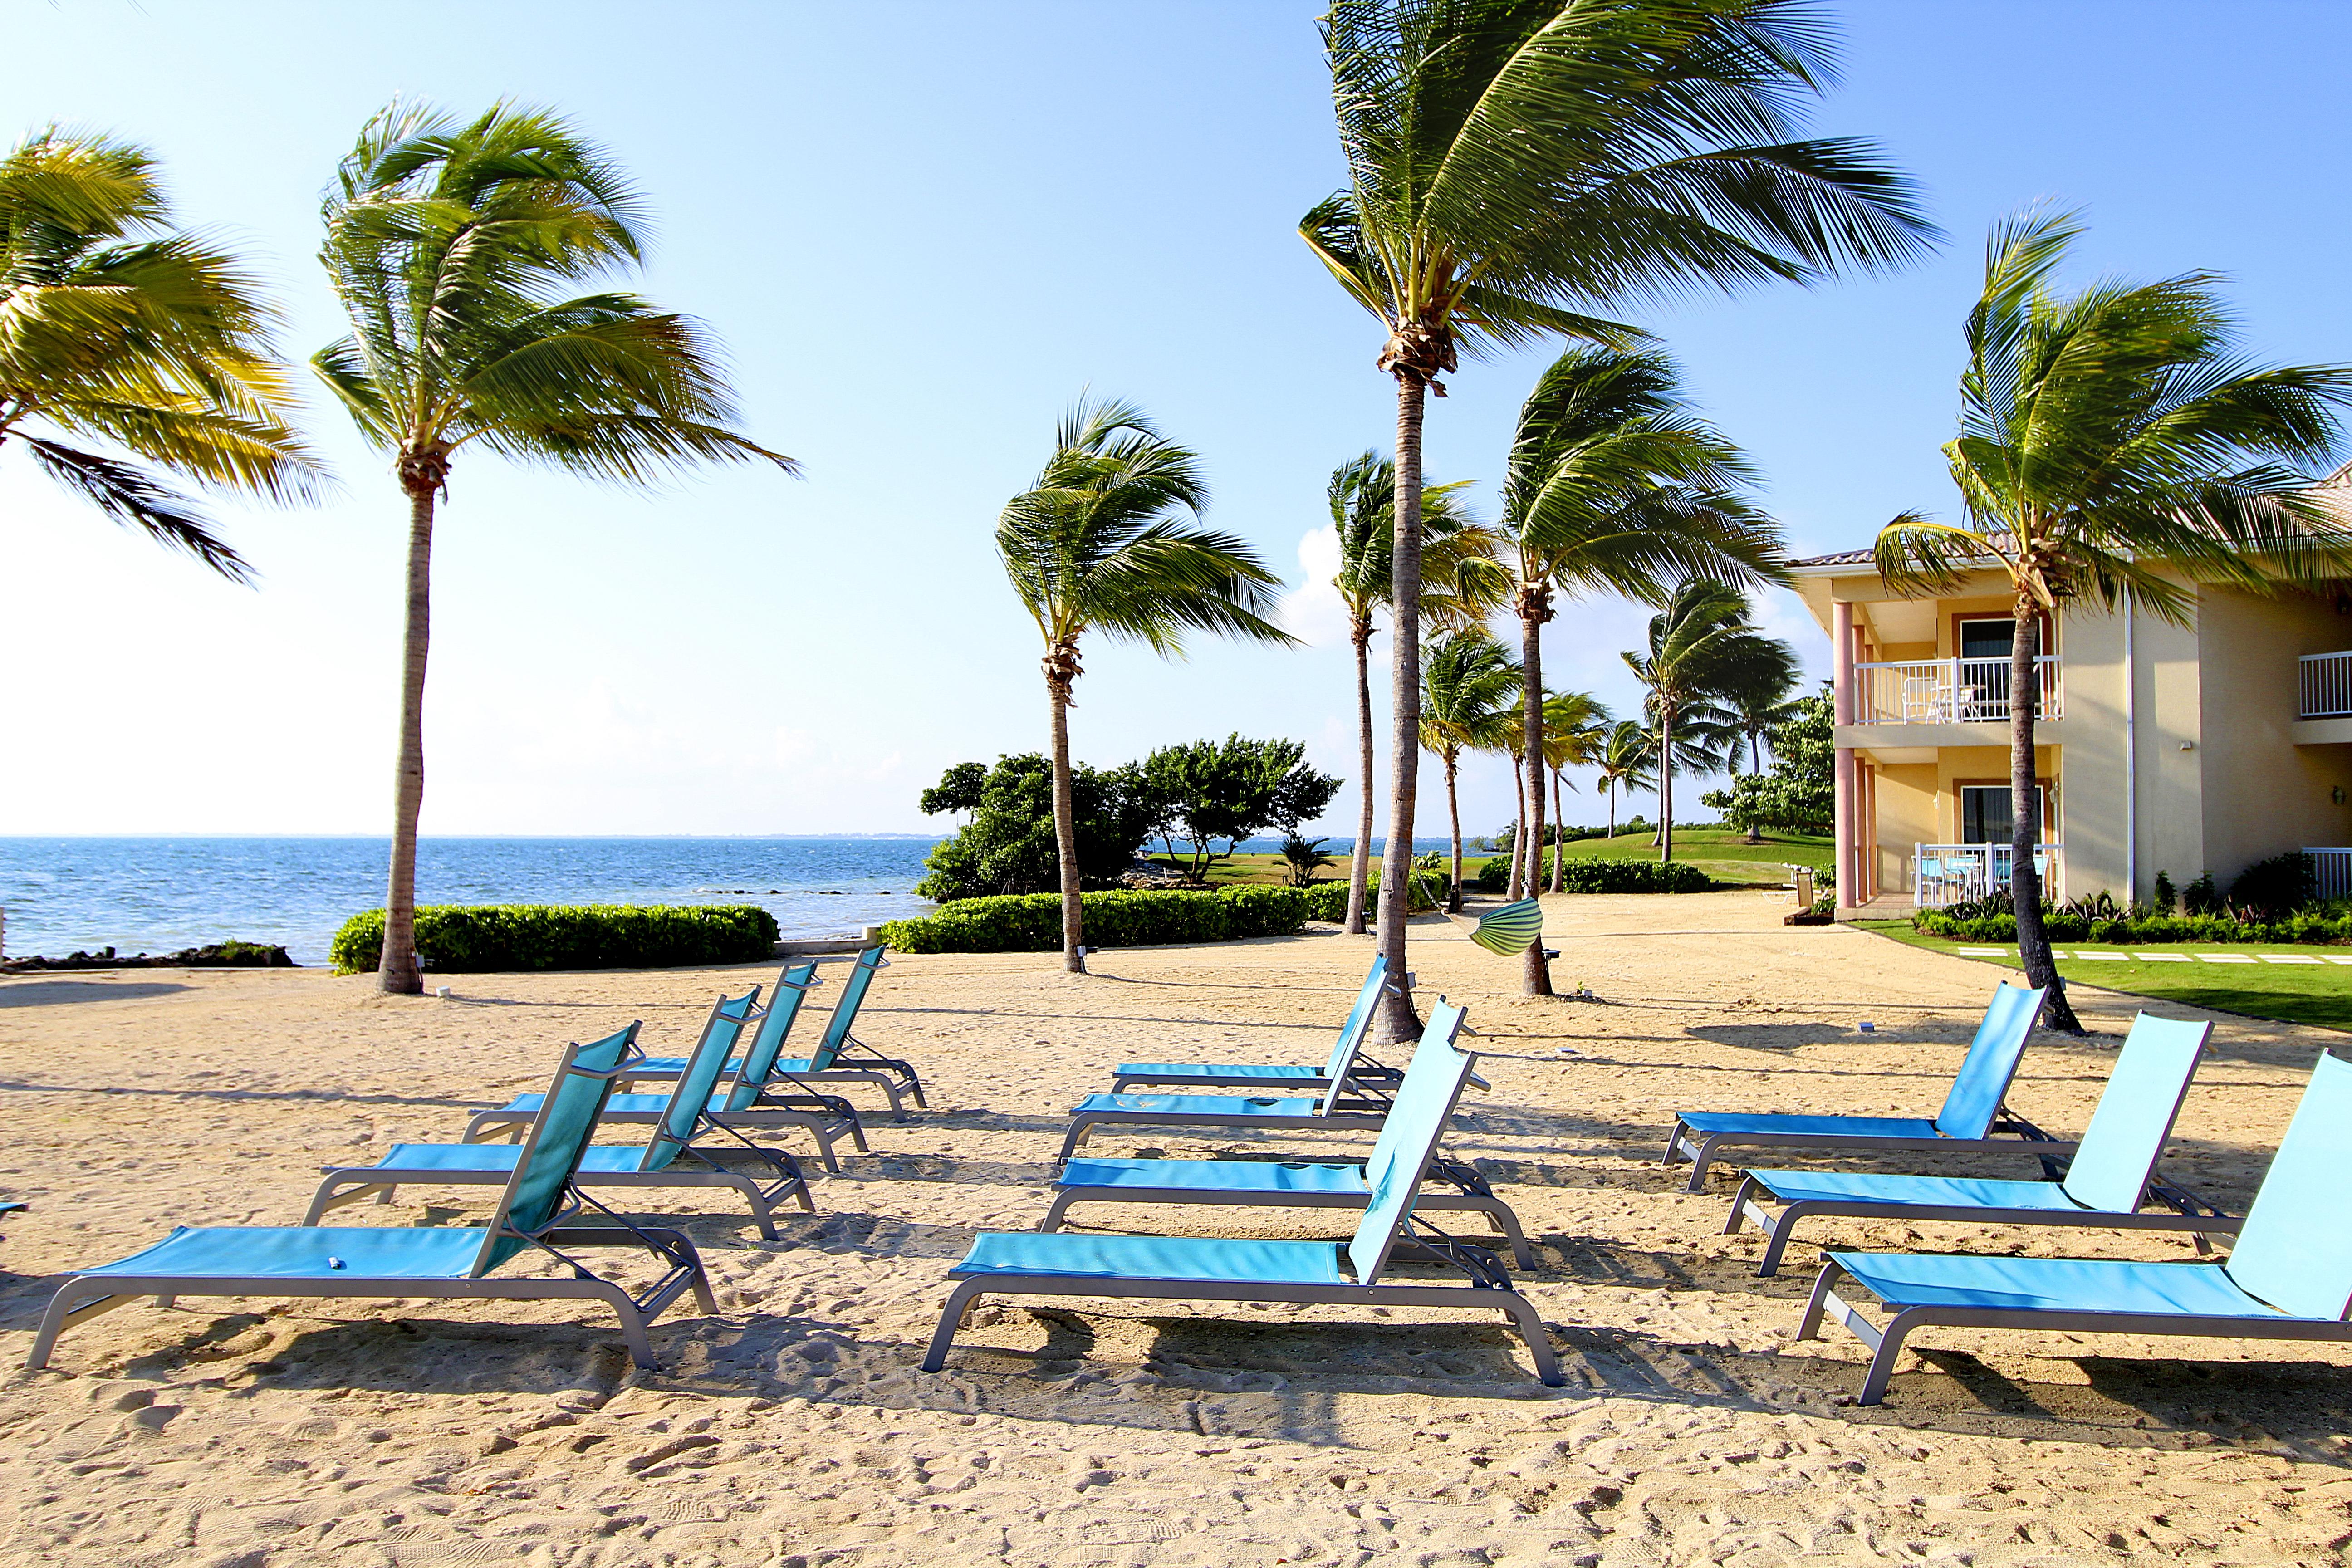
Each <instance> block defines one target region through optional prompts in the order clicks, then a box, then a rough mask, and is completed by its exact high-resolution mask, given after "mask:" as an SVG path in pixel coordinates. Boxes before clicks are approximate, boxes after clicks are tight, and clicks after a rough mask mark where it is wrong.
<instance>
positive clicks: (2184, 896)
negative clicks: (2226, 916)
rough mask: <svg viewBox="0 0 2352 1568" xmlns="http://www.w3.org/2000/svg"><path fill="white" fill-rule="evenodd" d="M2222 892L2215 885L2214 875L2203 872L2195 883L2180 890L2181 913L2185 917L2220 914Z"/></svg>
mask: <svg viewBox="0 0 2352 1568" xmlns="http://www.w3.org/2000/svg"><path fill="white" fill-rule="evenodd" d="M2180 912H2181V913H2182V914H2185V915H2210V914H2219V913H2220V912H2221V889H2219V888H2216V887H2215V886H2214V885H2213V873H2212V872H2210V871H2203V872H2200V873H2199V874H2198V878H2197V879H2196V880H2195V881H2193V882H2191V883H2189V886H2187V887H2185V888H2183V889H2180Z"/></svg>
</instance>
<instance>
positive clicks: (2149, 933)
mask: <svg viewBox="0 0 2352 1568" xmlns="http://www.w3.org/2000/svg"><path fill="white" fill-rule="evenodd" d="M1911 925H1912V929H1914V930H1916V931H1922V932H1924V933H1926V934H1927V935H1928V936H1939V937H1943V938H1945V939H1946V940H1947V941H1950V942H2015V941H2016V940H2017V917H2016V916H2015V915H2013V914H1990V915H1975V916H1967V915H1953V914H1950V913H1948V912H1947V911H1945V910H1920V911H1919V912H1918V913H1916V914H1915V915H1913V916H1912V917H1911ZM2042 929H2043V930H2044V931H2047V932H2048V933H2049V936H2050V940H2051V941H2053V942H2105V943H2110V944H2113V945H2116V946H2129V945H2130V944H2131V943H2133V942H2276V943H2281V944H2292V943H2295V942H2305V943H2328V942H2352V916H2345V915H2334V914H2323V913H2317V912H2305V913H2304V914H2299V915H2283V916H2281V917H2279V918H2278V919H2276V920H2238V919H2234V918H2232V917H2231V916H2229V915H2158V914H2140V915H2126V916H2122V917H2120V918H2116V919H2113V920H2094V919H2086V918H2085V917H2084V916H2082V915H2079V914H2074V913H2071V912H2069V911H2067V910H2045V911H2044V912H2043V914H2042Z"/></svg>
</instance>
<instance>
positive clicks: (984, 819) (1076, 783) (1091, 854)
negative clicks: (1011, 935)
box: [915, 752, 1159, 904]
mask: <svg viewBox="0 0 2352 1568" xmlns="http://www.w3.org/2000/svg"><path fill="white" fill-rule="evenodd" d="M1070 798H1071V803H1072V805H1073V808H1074V820H1075V823H1076V828H1077V841H1078V842H1077V850H1078V856H1077V859H1078V881H1079V885H1080V887H1081V888H1082V889H1083V888H1085V887H1087V886H1094V887H1102V886H1106V885H1108V884H1110V883H1112V882H1113V881H1115V880H1116V879H1117V878H1118V874H1119V873H1120V872H1122V871H1124V870H1126V869H1127V868H1128V867H1129V865H1131V864H1133V862H1134V860H1135V856H1136V852H1137V851H1138V850H1139V849H1140V848H1141V847H1143V842H1144V840H1145V838H1146V837H1149V836H1150V832H1151V825H1152V820H1153V818H1154V817H1155V816H1157V815H1158V811H1159V803H1158V802H1157V800H1156V799H1155V798H1154V797H1153V795H1152V794H1151V790H1150V785H1149V784H1146V783H1145V781H1144V778H1143V774H1142V772H1141V770H1139V769H1138V768H1136V767H1133V766H1129V767H1124V768H1115V769H1112V770H1111V771H1109V772H1108V773H1097V772H1096V771H1095V770H1094V769H1092V768H1089V767H1085V766H1079V767H1076V768H1073V769H1072V770H1071V776H1070ZM922 807H923V811H924V814H925V815H926V816H938V815H939V814H940V813H942V812H949V811H964V812H970V813H971V821H970V822H969V823H967V824H966V825H965V826H963V827H962V828H961V830H959V831H958V832H957V833H955V834H954V835H953V836H952V837H948V838H944V839H941V840H940V843H939V844H938V845H937V846H936V847H934V848H933V849H932V850H931V853H930V855H929V858H927V859H926V860H925V861H924V862H923V864H924V867H925V868H926V869H927V870H928V871H929V875H928V876H926V877H925V878H924V879H922V880H921V881H920V882H919V883H917V884H916V885H915V891H916V892H917V893H918V894H919V895H920V896H921V897H923V898H926V899H929V900H931V901H932V902H933V903H940V904H944V903H948V902H950V901H952V900H956V899H977V898H982V897H985V896H987V895H990V894H994V893H1050V892H1055V891H1058V890H1060V889H1061V886H1062V858H1061V848H1060V845H1059V843H1058V841H1057V840H1056V838H1055V831H1054V769H1053V764H1052V763H1050V762H1048V761H1047V760H1046V759H1045V757H1044V756H1042V755H1040V754H1039V753H1037V752H1024V753H1022V754H1020V755H1018V756H1004V757H999V758H997V760H996V765H995V766H993V767H985V766H983V765H982V764H981V763H957V764H956V765H955V766H954V767H951V768H950V769H949V770H948V771H947V773H945V774H943V775H942V776H941V777H940V782H939V784H938V785H937V787H935V788H932V789H927V790H925V791H924V792H923V796H922Z"/></svg>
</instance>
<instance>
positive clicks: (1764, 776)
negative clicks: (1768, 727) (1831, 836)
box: [1699, 689, 1837, 844]
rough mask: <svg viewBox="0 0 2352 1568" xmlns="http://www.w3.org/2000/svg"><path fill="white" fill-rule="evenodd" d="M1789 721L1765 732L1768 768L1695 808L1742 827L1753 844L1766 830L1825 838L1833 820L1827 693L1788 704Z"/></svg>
mask: <svg viewBox="0 0 2352 1568" xmlns="http://www.w3.org/2000/svg"><path fill="white" fill-rule="evenodd" d="M1788 709H1789V717H1788V718H1786V719H1784V720H1782V721H1780V723H1779V724H1777V725H1775V726H1774V727H1773V730H1772V733H1771V742H1772V763H1771V766H1770V768H1769V770H1761V769H1759V770H1758V771H1756V772H1753V773H1748V775H1747V776H1746V777H1744V778H1735V779H1733V780H1732V781H1731V784H1730V787H1729V788H1727V789H1719V790H1711V791H1709V792H1708V793H1707V794H1706V795H1701V796H1700V797H1699V804H1700V805H1706V806H1711V807H1713V808H1714V809H1715V810H1716V811H1717V812H1719V813H1721V814H1722V816H1723V820H1724V821H1726V822H1727V823H1729V824H1731V826H1734V827H1738V828H1744V829H1745V830H1746V831H1747V833H1748V842H1749V843H1751V844H1752V843H1755V842H1757V841H1758V840H1759V837H1761V835H1762V832H1763V830H1764V829H1766V828H1774V829H1777V830H1779V831H1780V832H1782V833H1826V832H1828V831H1829V830H1830V827H1831V825H1832V821H1833V819H1834V816H1835V809H1836V808H1835V801H1836V791H1837V743H1836V742H1835V740H1834V739H1833V738H1832V733H1831V720H1832V700H1831V697H1830V694H1829V691H1828V690H1827V689H1822V691H1819V692H1817V693H1815V694H1814V695H1812V696H1811V697H1800V698H1798V699H1796V700H1794V701H1792V702H1790V703H1789V704H1788Z"/></svg>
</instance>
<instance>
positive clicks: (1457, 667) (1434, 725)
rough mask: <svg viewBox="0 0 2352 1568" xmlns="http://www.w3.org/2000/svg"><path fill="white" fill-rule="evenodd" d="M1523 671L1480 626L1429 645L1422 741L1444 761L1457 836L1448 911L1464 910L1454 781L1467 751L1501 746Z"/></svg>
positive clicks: (1424, 659)
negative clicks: (1515, 689) (1520, 670)
mask: <svg viewBox="0 0 2352 1568" xmlns="http://www.w3.org/2000/svg"><path fill="white" fill-rule="evenodd" d="M1518 676H1519V672H1518V670H1517V668H1515V667H1514V666H1513V665H1512V663H1511V656H1510V655H1509V654H1507V653H1506V652H1504V651H1503V645H1502V644H1501V643H1499V642H1496V640H1495V637H1494V634H1493V633H1491V632H1489V631H1487V630H1486V628H1485V627H1483V626H1481V627H1479V628H1477V629H1476V630H1475V631H1466V632H1451V633H1448V634H1447V635H1446V636H1444V637H1440V638H1438V639H1437V640H1436V641H1435V642H1433V643H1431V644H1430V645H1429V647H1428V650H1427V651H1426V652H1425V653H1424V654H1423V657H1422V667H1421V743H1422V745H1423V748H1425V749H1426V750H1427V751H1428V752H1430V753H1431V754H1432V755H1433V756H1435V757H1436V758H1437V759H1438V760H1439V761H1440V762H1442V763H1444V764H1445V816H1446V820H1447V822H1448V823H1449V824H1450V825H1451V826H1452V829H1453V834H1454V881H1453V885H1452V886H1451V887H1450V888H1448V889H1446V895H1445V907H1446V910H1448V912H1453V911H1457V910H1460V909H1461V908H1462V803H1461V799H1460V796H1459V795H1457V794H1456V792H1455V788H1454V781H1455V778H1456V776H1457V774H1458V773H1460V771H1461V765H1462V753H1463V752H1465V751H1485V750H1488V749H1490V748H1492V747H1494V746H1496V744H1498V743H1499V742H1501V740H1502V738H1503V736H1504V735H1505V734H1506V733H1507V730H1508V726H1509V724H1510V717H1511V715H1510V709H1509V707H1508V706H1507V701H1508V699H1509V698H1510V696H1511V693H1512V689H1513V688H1515V687H1516V686H1517V685H1518Z"/></svg>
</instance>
